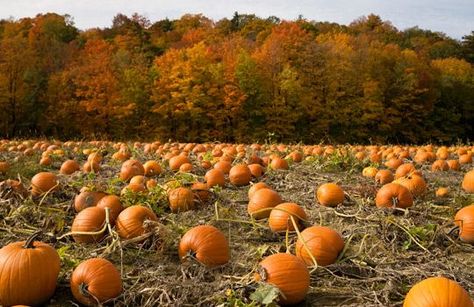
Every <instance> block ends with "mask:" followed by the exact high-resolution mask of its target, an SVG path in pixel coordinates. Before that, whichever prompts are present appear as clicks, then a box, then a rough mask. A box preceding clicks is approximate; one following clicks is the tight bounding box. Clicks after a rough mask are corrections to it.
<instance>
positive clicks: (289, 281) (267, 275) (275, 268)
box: [255, 253, 310, 305]
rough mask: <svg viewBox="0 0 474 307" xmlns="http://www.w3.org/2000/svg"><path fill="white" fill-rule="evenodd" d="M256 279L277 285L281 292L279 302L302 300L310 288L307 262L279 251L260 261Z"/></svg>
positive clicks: (283, 303)
mask: <svg viewBox="0 0 474 307" xmlns="http://www.w3.org/2000/svg"><path fill="white" fill-rule="evenodd" d="M257 272H258V273H256V274H255V280H257V281H263V282H265V283H268V284H271V285H274V286H275V287H277V288H278V289H279V290H280V292H281V294H282V295H280V298H279V303H280V304H282V305H292V304H296V303H299V302H301V301H302V300H303V299H304V298H305V296H306V294H307V293H308V290H309V282H310V278H309V277H310V276H309V271H308V268H307V267H306V264H305V263H304V262H303V261H302V260H301V259H299V258H298V257H296V256H294V255H291V254H287V253H278V254H274V255H271V256H268V257H266V258H265V259H263V260H262V261H261V262H260V263H259V268H258V269H257Z"/></svg>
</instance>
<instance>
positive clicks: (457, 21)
mask: <svg viewBox="0 0 474 307" xmlns="http://www.w3.org/2000/svg"><path fill="white" fill-rule="evenodd" d="M0 7H1V12H0V18H8V17H9V16H13V17H15V18H20V17H33V16H35V15H36V14H38V13H46V12H57V13H60V14H66V13H67V14H70V15H72V16H73V17H74V20H75V22H76V25H77V26H78V27H79V28H81V29H86V28H91V27H105V26H109V25H110V24H111V21H112V18H113V16H115V15H116V14H117V13H123V14H127V15H130V14H132V13H135V12H137V13H139V14H142V15H145V16H147V17H148V18H149V19H150V20H152V21H155V20H159V19H163V18H165V17H169V18H179V17H180V16H181V15H183V14H186V13H203V14H204V15H206V16H208V17H211V18H213V19H220V18H223V17H231V16H232V14H233V13H234V12H235V11H238V12H240V13H254V14H256V15H258V16H261V17H267V16H271V15H275V16H278V17H280V18H283V19H295V18H297V17H298V15H300V14H302V15H303V16H304V17H306V18H307V19H312V20H318V21H332V22H338V23H343V24H348V23H350V22H351V21H353V20H354V19H356V18H358V17H360V16H363V15H368V14H370V13H375V14H378V15H380V16H381V17H382V18H383V19H384V20H390V21H392V23H393V24H394V25H395V26H397V27H398V28H400V29H404V28H408V27H412V26H416V25H418V26H419V27H421V28H426V29H430V30H433V31H441V32H445V33H447V34H448V35H450V36H452V37H455V38H460V37H461V36H462V35H465V34H468V33H470V32H471V31H472V30H474V5H473V4H472V0H452V1H447V0H417V1H413V0H393V1H382V0H352V1H350V0H331V1H327V0H299V1H298V0H258V1H257V0H239V1H222V0H220V1H218V0H208V1H203V0H174V1H163V0H159V1H150V0H135V1H130V0H95V1H93V0H76V1H72V0H42V1H38V0H16V1H10V0H0Z"/></svg>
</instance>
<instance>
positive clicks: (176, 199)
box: [168, 187, 194, 212]
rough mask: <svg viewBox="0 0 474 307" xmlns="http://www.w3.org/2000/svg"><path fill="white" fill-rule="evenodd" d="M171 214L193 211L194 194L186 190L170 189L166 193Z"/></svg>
mask: <svg viewBox="0 0 474 307" xmlns="http://www.w3.org/2000/svg"><path fill="white" fill-rule="evenodd" d="M168 201H169V203H170V209H171V211H172V212H184V211H189V210H192V209H194V193H193V192H192V191H191V190H190V189H188V188H183V187H181V188H176V189H172V190H171V191H169V193H168Z"/></svg>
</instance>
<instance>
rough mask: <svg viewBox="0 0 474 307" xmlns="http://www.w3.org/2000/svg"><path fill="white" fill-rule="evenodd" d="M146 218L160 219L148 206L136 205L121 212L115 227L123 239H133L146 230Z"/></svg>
mask: <svg viewBox="0 0 474 307" xmlns="http://www.w3.org/2000/svg"><path fill="white" fill-rule="evenodd" d="M146 220H151V221H158V218H157V217H156V215H155V213H154V212H153V211H152V210H151V209H149V208H148V207H144V206H140V205H134V206H130V207H128V208H126V209H124V210H123V211H122V212H120V214H119V216H118V217H117V220H116V221H115V228H116V229H117V233H118V234H119V236H120V237H121V238H122V239H131V238H135V237H138V236H141V235H142V234H144V233H145V232H146V229H145V227H144V225H143V223H144V222H145V221H146Z"/></svg>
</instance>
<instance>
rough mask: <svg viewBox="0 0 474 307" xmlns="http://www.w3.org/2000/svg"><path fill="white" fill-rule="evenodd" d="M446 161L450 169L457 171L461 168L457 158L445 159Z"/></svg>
mask: <svg viewBox="0 0 474 307" xmlns="http://www.w3.org/2000/svg"><path fill="white" fill-rule="evenodd" d="M446 163H447V164H448V166H449V169H450V170H452V171H459V169H460V168H461V165H460V164H459V161H458V160H447V161H446Z"/></svg>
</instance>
